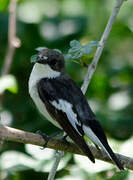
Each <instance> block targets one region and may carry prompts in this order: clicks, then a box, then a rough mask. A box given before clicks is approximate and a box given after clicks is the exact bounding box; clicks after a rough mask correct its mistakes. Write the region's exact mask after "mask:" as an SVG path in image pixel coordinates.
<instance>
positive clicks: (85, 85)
mask: <svg viewBox="0 0 133 180" xmlns="http://www.w3.org/2000/svg"><path fill="white" fill-rule="evenodd" d="M124 1H125V0H116V3H115V6H114V9H113V11H112V14H111V16H110V18H109V20H108V23H107V25H106V28H105V30H104V32H103V35H102V37H101V40H100V41H99V46H98V47H97V50H96V53H95V55H94V58H93V60H92V63H91V64H90V65H89V67H88V71H87V74H86V76H85V80H84V82H83V85H82V87H81V89H82V92H83V93H84V94H85V93H86V91H87V88H88V85H89V83H90V81H91V78H92V76H93V74H94V72H95V70H96V67H97V64H98V61H99V59H100V56H101V54H102V51H103V48H104V45H105V43H106V41H107V38H108V36H109V33H110V31H111V29H112V26H113V24H114V22H115V19H116V16H117V14H118V12H119V10H120V7H121V6H122V4H123V2H124Z"/></svg>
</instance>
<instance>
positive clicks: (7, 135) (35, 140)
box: [0, 125, 133, 170]
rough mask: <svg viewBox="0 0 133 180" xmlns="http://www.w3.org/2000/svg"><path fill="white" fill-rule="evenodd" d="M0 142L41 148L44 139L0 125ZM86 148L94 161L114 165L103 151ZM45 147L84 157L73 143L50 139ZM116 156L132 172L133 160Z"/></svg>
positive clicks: (90, 146) (91, 146)
mask: <svg viewBox="0 0 133 180" xmlns="http://www.w3.org/2000/svg"><path fill="white" fill-rule="evenodd" d="M0 140H4V141H13V142H19V143H24V144H34V145H38V146H43V145H44V143H45V141H44V139H43V138H42V137H41V136H40V135H39V134H35V133H30V132H26V131H22V130H18V129H15V128H11V127H8V126H2V125H0ZM88 146H89V148H90V149H91V151H92V153H93V155H94V157H95V158H96V159H100V160H102V161H106V162H109V163H113V164H114V162H113V161H111V160H110V159H109V157H108V156H107V155H106V154H105V153H104V151H102V150H98V149H97V148H96V147H94V146H93V145H90V144H88ZM47 147H48V148H50V149H55V150H59V151H64V152H70V153H74V154H80V155H84V156H85V154H84V153H83V152H82V151H81V150H80V149H79V148H78V147H77V146H76V145H75V144H74V143H69V145H68V144H67V143H65V142H64V141H62V140H59V139H54V138H52V139H50V140H49V142H48V145H47ZM116 156H117V157H118V158H119V160H120V161H121V163H122V165H123V166H124V167H125V168H128V169H131V170H133V158H130V157H126V156H123V155H120V154H116Z"/></svg>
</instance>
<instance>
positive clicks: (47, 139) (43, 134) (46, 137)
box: [36, 130, 62, 149]
mask: <svg viewBox="0 0 133 180" xmlns="http://www.w3.org/2000/svg"><path fill="white" fill-rule="evenodd" d="M36 133H37V134H39V135H40V136H41V137H42V138H43V139H44V140H45V143H44V145H43V149H45V148H46V147H47V144H48V142H49V140H50V139H52V138H53V137H56V136H57V135H58V134H60V133H62V131H57V132H55V133H53V134H51V135H50V136H47V135H46V134H45V133H42V132H41V131H40V130H38V131H37V132H36Z"/></svg>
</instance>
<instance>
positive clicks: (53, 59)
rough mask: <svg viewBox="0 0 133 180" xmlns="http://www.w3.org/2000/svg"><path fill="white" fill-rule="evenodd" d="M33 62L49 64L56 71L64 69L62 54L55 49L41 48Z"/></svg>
mask: <svg viewBox="0 0 133 180" xmlns="http://www.w3.org/2000/svg"><path fill="white" fill-rule="evenodd" d="M35 63H39V64H42V65H49V66H50V68H51V69H53V70H54V71H58V72H63V71H64V69H65V60H64V56H63V55H62V54H61V53H60V52H59V51H57V50H52V49H46V48H44V49H41V50H40V51H39V53H38V55H37V58H36V61H35Z"/></svg>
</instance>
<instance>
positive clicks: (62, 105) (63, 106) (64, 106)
mask: <svg viewBox="0 0 133 180" xmlns="http://www.w3.org/2000/svg"><path fill="white" fill-rule="evenodd" d="M50 103H51V104H52V105H53V106H54V107H55V108H56V109H58V110H61V111H63V112H64V113H65V114H66V115H67V118H68V120H69V122H70V123H71V125H72V126H73V127H74V129H75V130H76V131H77V132H78V133H79V134H80V135H81V133H80V132H79V130H78V129H77V125H78V126H81V123H80V122H79V121H78V120H77V115H76V114H75V113H74V112H73V109H72V106H73V105H72V104H70V103H69V102H67V101H65V100H63V99H60V100H59V103H57V102H56V101H51V102H50Z"/></svg>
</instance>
